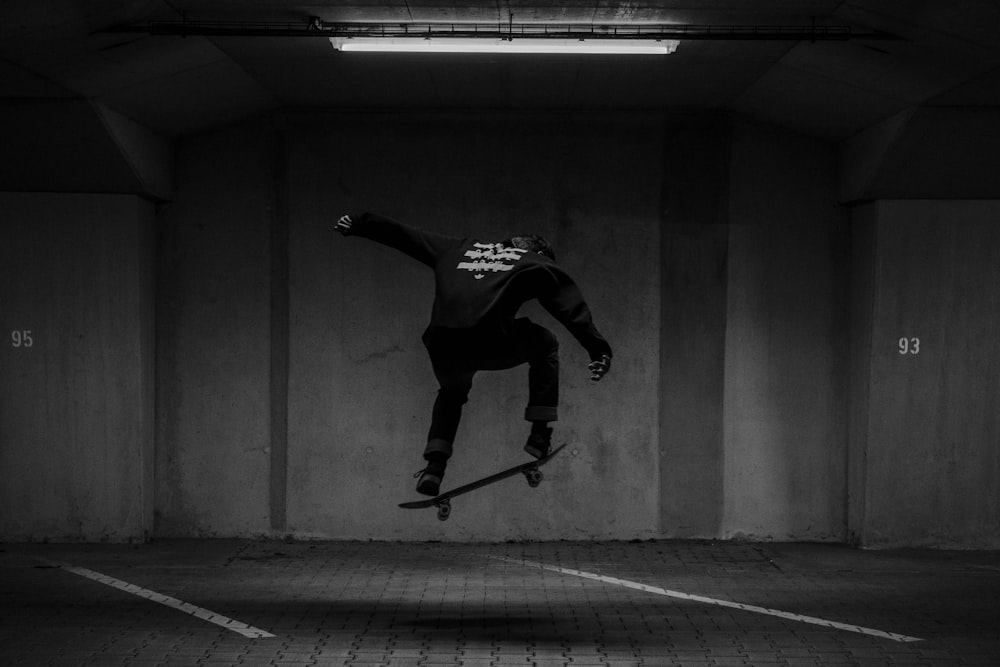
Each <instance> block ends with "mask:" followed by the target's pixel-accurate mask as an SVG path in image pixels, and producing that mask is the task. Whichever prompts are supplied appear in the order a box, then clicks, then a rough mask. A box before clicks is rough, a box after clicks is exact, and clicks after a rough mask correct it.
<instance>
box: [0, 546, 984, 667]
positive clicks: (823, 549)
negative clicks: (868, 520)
mask: <svg viewBox="0 0 1000 667" xmlns="http://www.w3.org/2000/svg"><path fill="white" fill-rule="evenodd" d="M542 566H544V567H548V568H562V570H561V571H556V570H553V569H543V567H542ZM570 570H572V571H574V572H570ZM598 576H599V577H604V578H605V579H596V578H595V577H598ZM116 586H118V587H116ZM643 587H645V588H643ZM123 588H124V589H125V590H122V589H123ZM695 596H700V597H695ZM727 603H741V604H745V605H752V606H754V607H755V608H757V609H745V608H736V607H734V606H726V604H727ZM170 604H173V605H174V606H169V605H170ZM176 607H180V608H176ZM766 610H776V611H777V612H779V614H778V615H775V614H772V613H765V611H766ZM802 617H809V618H811V619H817V620H815V621H813V622H806V621H805V620H803V619H802ZM0 619H2V620H0V665H4V666H7V665H11V666H21V665H25V666H33V665H60V666H63V665H67V666H69V665H356V666H361V665H412V666H415V667H425V666H426V667H434V666H438V665H441V666H444V665H449V666H460V665H465V666H469V667H473V666H475V667H505V666H513V665H521V666H525V667H526V666H531V665H534V666H537V667H557V666H560V667H561V666H567V667H586V666H592V667H596V666H598V665H603V666H626V665H720V666H721V665H993V666H996V665H1000V553H998V552H957V551H930V550H905V551H897V550H893V551H861V550H856V549H851V548H848V547H844V546H836V545H815V544H812V545H806V544H770V543H768V544H760V543H736V542H710V541H654V542H641V543H623V542H602V543H593V542H553V543H525V544H522V543H516V544H511V543H508V544H450V543H417V544H402V543H382V542H294V543H287V542H273V541H238V540H180V541H154V542H152V543H149V544H144V545H43V544H5V545H0ZM828 622H833V623H839V624H842V626H843V627H840V626H838V627H831V626H830V625H829V623H828ZM862 628H867V629H870V630H872V631H876V632H879V633H884V634H881V635H880V634H865V632H864V631H862V630H861V629H862ZM241 631H242V632H244V633H253V632H256V631H261V632H263V633H265V634H269V635H273V636H261V637H251V636H245V634H241ZM897 635H898V636H904V637H906V638H912V639H919V641H902V640H900V639H899V638H898V637H896V636H897Z"/></svg>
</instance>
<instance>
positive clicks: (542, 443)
mask: <svg viewBox="0 0 1000 667" xmlns="http://www.w3.org/2000/svg"><path fill="white" fill-rule="evenodd" d="M551 447H552V429H551V428H545V429H544V430H542V431H541V432H535V431H532V432H531V435H529V436H528V442H527V443H526V444H525V445H524V451H526V452H528V453H529V454H531V455H532V456H534V457H535V458H536V459H544V458H545V457H546V456H548V455H549V449H550V448H551Z"/></svg>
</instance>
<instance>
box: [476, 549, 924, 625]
mask: <svg viewBox="0 0 1000 667" xmlns="http://www.w3.org/2000/svg"><path fill="white" fill-rule="evenodd" d="M487 558H493V559H494V560H502V561H506V562H508V563H516V564H518V565H524V566H527V567H536V568H539V569H542V570H549V571H551V572H558V573H560V574H569V575H572V576H574V577H582V578H584V579H593V580H594V581H600V582H602V583H605V584H613V585H615V586H623V587H625V588H633V589H635V590H637V591H644V592H646V593H654V594H656V595H665V596H667V597H671V598H677V599H679V600H690V601H691V602H702V603H704V604H713V605H716V606H719V607H729V608H730V609H740V610H742V611H750V612H753V613H756V614H767V615H768V616H777V617H778V618H784V619H788V620H789V621H798V622H800V623H811V624H813V625H820V626H823V627H825V628H836V629H837V630H847V631H849V632H858V633H861V634H863V635H871V636H873V637H882V638H884V639H891V640H893V641H897V642H919V641H923V640H922V639H920V638H919V637H908V636H906V635H900V634H896V633H895V632H885V631H884V630H874V629H872V628H865V627H862V626H860V625H851V624H849V623H838V622H837V621H828V620H826V619H822V618H816V617H814V616H803V615H802V614H792V613H790V612H787V611H779V610H777V609H768V608H766V607H757V606H755V605H752V604H741V603H739V602H730V601H728V600H717V599H715V598H708V597H705V596H703V595H691V594H689V593H680V592H678V591H671V590H667V589H666V588H659V587H658V586H647V585H646V584H640V583H636V582H634V581H628V580H626V579H616V578H615V577H606V576H604V575H601V574H594V573H592V572H583V571H581V570H571V569H570V568H568V567H557V566H555V565H546V564H544V563H536V562H535V561H530V560H518V559H516V558H504V557H503V556H487Z"/></svg>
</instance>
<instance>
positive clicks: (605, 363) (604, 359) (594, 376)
mask: <svg viewBox="0 0 1000 667" xmlns="http://www.w3.org/2000/svg"><path fill="white" fill-rule="evenodd" d="M587 368H589V369H590V381H591V382H600V381H601V378H603V377H604V376H605V375H607V374H608V371H609V370H611V357H609V356H608V355H606V354H604V355H601V360H600V361H592V362H590V364H588V365H587Z"/></svg>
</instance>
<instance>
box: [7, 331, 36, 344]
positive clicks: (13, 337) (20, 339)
mask: <svg viewBox="0 0 1000 667" xmlns="http://www.w3.org/2000/svg"><path fill="white" fill-rule="evenodd" d="M34 344H35V341H34V339H33V338H32V337H31V330H30V329H25V330H23V331H11V332H10V345H11V347H31V346H32V345H34Z"/></svg>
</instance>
